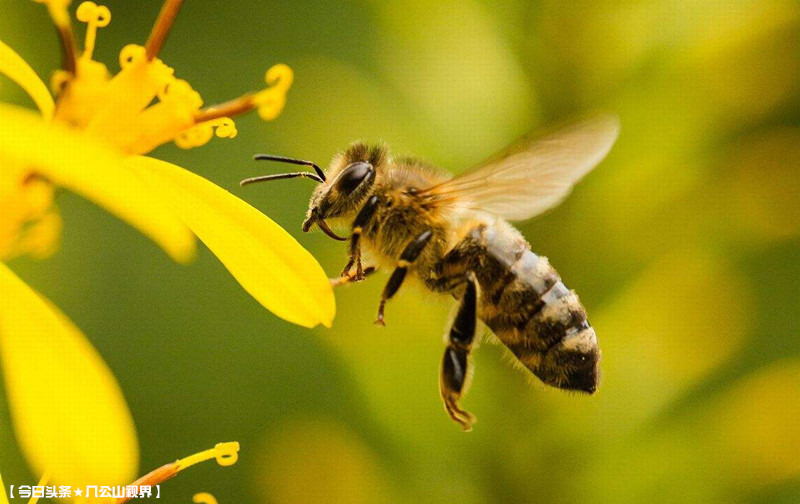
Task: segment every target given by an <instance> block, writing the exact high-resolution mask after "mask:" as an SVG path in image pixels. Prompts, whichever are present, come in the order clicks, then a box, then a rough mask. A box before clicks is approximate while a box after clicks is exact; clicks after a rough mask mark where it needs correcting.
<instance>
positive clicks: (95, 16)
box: [75, 2, 111, 60]
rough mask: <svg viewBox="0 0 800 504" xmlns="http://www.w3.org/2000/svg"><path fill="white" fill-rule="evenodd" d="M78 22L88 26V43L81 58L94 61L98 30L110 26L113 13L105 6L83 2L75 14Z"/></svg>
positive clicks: (86, 42) (85, 43)
mask: <svg viewBox="0 0 800 504" xmlns="http://www.w3.org/2000/svg"><path fill="white" fill-rule="evenodd" d="M75 17H77V18H78V21H83V22H84V23H86V24H87V26H86V41H85V42H84V49H83V54H82V55H81V58H83V59H87V60H89V59H92V55H93V54H94V45H95V41H96V40H97V29H98V28H103V27H105V26H108V24H109V23H110V22H111V11H110V10H108V7H106V6H105V5H97V4H96V3H94V2H83V3H81V4H80V5H79V6H78V11H77V12H76V13H75Z"/></svg>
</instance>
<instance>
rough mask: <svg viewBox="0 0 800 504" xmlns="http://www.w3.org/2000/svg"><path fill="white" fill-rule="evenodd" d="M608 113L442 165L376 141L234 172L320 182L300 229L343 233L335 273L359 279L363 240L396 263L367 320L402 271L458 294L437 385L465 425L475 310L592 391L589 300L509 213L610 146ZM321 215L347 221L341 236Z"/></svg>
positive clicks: (512, 346) (549, 195)
mask: <svg viewBox="0 0 800 504" xmlns="http://www.w3.org/2000/svg"><path fill="white" fill-rule="evenodd" d="M618 133H619V121H618V119H617V118H616V117H615V116H608V115H596V116H592V117H589V118H586V119H584V120H581V121H578V122H575V123H573V124H571V125H568V126H564V127H561V128H557V129H556V130H554V131H551V132H550V133H546V134H543V135H531V136H527V137H524V138H522V139H521V140H520V141H518V142H517V143H515V144H513V145H512V146H511V147H510V148H509V149H507V150H506V151H504V152H503V153H501V154H499V155H497V156H495V157H493V158H491V159H490V160H488V161H486V162H485V163H483V164H481V165H479V166H478V167H476V168H474V169H472V170H468V171H467V172H465V173H463V174H461V175H458V176H455V177H451V176H449V175H448V174H446V173H443V172H442V171H440V170H437V169H436V168H434V167H433V166H431V165H429V164H428V163H426V162H424V161H422V160H420V159H417V158H402V157H393V156H392V155H391V154H390V152H389V150H388V148H387V147H386V146H385V145H380V144H379V145H368V144H366V143H362V142H356V143H353V144H351V145H350V146H349V147H348V148H347V149H346V150H344V151H343V152H341V153H339V154H337V155H336V156H335V157H334V158H333V161H332V162H331V164H330V166H329V167H328V170H327V171H323V170H322V169H320V168H319V167H318V166H317V165H316V164H314V163H312V162H309V161H302V160H297V159H292V158H283V157H278V156H271V155H258V156H256V159H266V160H273V161H283V162H289V163H293V164H299V165H307V166H311V167H313V168H314V170H315V173H310V172H302V171H301V172H295V173H284V174H278V175H265V176H261V177H254V178H251V179H246V180H243V181H242V185H244V184H248V183H251V182H260V181H265V180H275V179H282V178H293V177H307V178H310V179H312V180H315V181H316V182H317V183H318V186H317V187H316V189H315V190H314V193H313V195H312V197H311V201H310V203H309V207H308V212H307V214H306V219H305V221H304V222H303V231H308V230H309V229H311V227H312V226H314V225H317V226H319V227H320V229H322V230H323V231H324V232H325V233H326V234H327V235H328V236H330V237H332V238H334V239H337V240H342V241H348V242H349V247H348V253H349V259H348V261H347V264H346V266H345V268H344V270H343V271H342V274H341V276H340V277H339V278H338V279H336V280H334V284H335V285H341V284H344V283H349V282H355V281H361V280H363V279H364V278H365V277H366V276H367V275H368V274H369V273H371V272H372V271H374V267H373V266H369V267H365V266H364V265H363V264H362V247H363V248H366V249H367V250H368V251H369V252H371V253H372V254H373V255H374V256H375V258H376V259H377V260H378V261H379V262H382V263H385V264H389V265H390V266H392V267H394V270H393V272H392V274H391V276H390V277H389V280H388V282H387V284H386V287H385V288H384V290H383V294H382V296H381V300H380V303H379V307H378V316H377V320H376V323H378V324H380V325H383V324H384V309H385V306H386V302H387V301H388V300H389V299H391V298H392V297H393V296H394V295H395V294H396V293H397V291H398V289H399V288H400V286H401V285H402V283H403V280H404V279H405V277H406V275H407V274H409V273H410V274H412V275H415V276H416V277H418V278H419V279H420V280H421V281H422V283H423V284H424V285H425V286H426V287H427V288H428V289H430V290H431V291H434V292H437V293H444V294H450V295H452V296H453V297H454V298H455V299H456V300H457V301H458V303H459V305H458V309H457V312H456V316H455V319H454V321H453V323H452V326H451V328H450V330H449V333H448V337H447V342H446V349H445V352H444V357H443V360H442V365H441V369H440V378H439V388H440V392H441V396H442V400H443V402H444V406H445V409H446V410H447V413H448V414H449V415H450V417H451V418H452V419H453V420H455V421H456V422H458V423H459V424H461V426H462V427H463V428H464V430H470V429H471V428H472V424H473V423H474V421H475V417H474V416H473V415H472V414H470V413H468V412H467V411H465V410H463V409H462V408H461V406H460V404H459V402H460V399H461V398H462V397H463V396H464V394H465V392H466V390H467V388H468V382H469V381H470V378H471V375H472V363H471V359H470V351H471V350H472V348H473V343H474V338H475V333H476V326H477V321H478V320H480V321H482V322H483V323H484V324H485V325H486V326H487V327H488V328H489V329H491V331H492V332H493V333H494V334H495V335H496V336H497V338H498V339H499V340H500V341H501V342H502V343H503V344H504V345H505V346H506V347H507V348H508V349H509V350H510V351H511V353H512V354H513V355H514V357H515V358H516V359H517V360H518V361H519V362H520V363H521V364H523V365H524V366H525V367H526V368H527V369H529V370H530V371H531V372H532V373H533V374H534V375H535V376H537V377H538V378H539V379H540V380H541V381H542V382H544V383H545V384H548V385H551V386H554V387H559V388H562V389H569V390H577V391H583V392H587V393H590V394H591V393H594V392H595V390H596V388H597V383H598V362H599V360H600V351H599V348H598V344H597V336H596V334H595V332H594V329H593V328H592V327H591V325H590V324H589V322H588V320H587V316H586V310H585V309H584V308H583V306H582V305H581V303H580V301H579V300H578V296H577V295H576V294H575V292H574V291H572V290H570V289H568V288H567V287H566V286H565V285H564V283H562V281H561V278H560V277H559V275H558V274H557V273H556V271H555V270H554V269H553V267H552V266H550V264H549V262H548V260H547V258H546V257H543V256H539V255H536V254H535V253H533V252H532V251H531V247H530V245H529V244H528V242H527V241H525V239H524V238H523V237H522V234H521V233H520V232H519V231H518V230H517V229H516V228H514V227H513V226H512V225H511V224H509V223H508V221H509V220H512V221H522V220H526V219H529V218H531V217H534V216H536V215H539V214H541V213H542V212H544V211H546V210H548V209H550V208H552V207H554V206H556V205H557V204H558V203H560V202H561V201H562V200H563V199H564V198H565V197H566V196H567V194H569V192H570V190H571V189H572V187H573V186H574V185H575V184H576V183H577V182H578V181H579V180H580V179H581V178H582V177H583V176H584V175H586V174H587V173H588V172H589V171H590V170H592V169H593V168H594V167H595V166H596V165H597V164H598V163H600V161H602V160H603V158H604V157H605V156H606V154H607V153H608V152H609V150H610V149H611V147H612V145H613V144H614V142H615V140H616V138H617V135H618ZM327 219H337V220H339V221H345V222H347V223H349V224H350V230H351V232H350V236H349V237H341V236H339V235H337V234H336V233H335V232H334V231H333V230H331V228H330V227H329V226H328V223H327Z"/></svg>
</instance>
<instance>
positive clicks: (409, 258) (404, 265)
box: [375, 229, 433, 326]
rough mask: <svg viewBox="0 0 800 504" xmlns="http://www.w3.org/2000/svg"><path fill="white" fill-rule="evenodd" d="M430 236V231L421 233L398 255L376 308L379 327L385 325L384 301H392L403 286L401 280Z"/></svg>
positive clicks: (431, 234)
mask: <svg viewBox="0 0 800 504" xmlns="http://www.w3.org/2000/svg"><path fill="white" fill-rule="evenodd" d="M431 236H433V231H431V230H430V229H428V230H427V231H423V232H422V233H421V234H420V235H419V236H417V237H416V238H414V239H413V240H411V243H409V244H408V245H406V248H404V249H403V252H402V253H401V254H400V260H398V261H397V268H395V270H394V271H393V272H392V276H390V277H389V281H388V282H386V287H384V288H383V294H382V295H381V303H380V305H379V306H378V318H377V319H376V320H375V323H376V324H378V325H380V326H384V325H386V324H385V323H384V321H383V310H384V308H385V307H386V301H388V300H390V299H392V296H394V295H395V294H396V293H397V290H398V289H400V286H401V285H403V280H405V278H406V274H407V273H408V267H409V266H411V264H412V263H413V262H414V261H416V260H417V258H418V257H419V255H420V254H421V253H422V250H423V249H424V248H425V245H427V244H428V242H429V241H430V239H431Z"/></svg>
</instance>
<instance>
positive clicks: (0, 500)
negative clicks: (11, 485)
mask: <svg viewBox="0 0 800 504" xmlns="http://www.w3.org/2000/svg"><path fill="white" fill-rule="evenodd" d="M0 504H8V494H7V493H6V484H5V483H3V475H2V474H0Z"/></svg>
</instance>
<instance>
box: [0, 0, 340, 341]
mask: <svg viewBox="0 0 800 504" xmlns="http://www.w3.org/2000/svg"><path fill="white" fill-rule="evenodd" d="M44 3H46V4H47V7H48V9H49V11H50V14H51V16H52V18H53V20H54V22H55V24H56V26H57V27H58V32H59V34H60V36H61V42H62V47H63V55H64V65H63V66H64V68H63V70H60V71H58V72H56V73H55V75H54V76H53V79H52V89H53V91H54V93H55V94H56V99H55V100H53V98H52V97H51V96H50V94H49V92H48V91H47V87H46V86H45V85H44V83H42V81H41V80H40V79H39V78H38V77H37V76H36V74H35V73H34V71H33V70H32V69H31V68H30V66H29V65H28V64H27V63H26V62H25V61H24V60H23V59H22V58H21V57H20V56H19V55H18V54H16V53H15V52H14V51H13V50H11V49H10V48H9V47H8V46H7V45H5V44H2V43H0V73H4V74H6V75H7V76H8V77H10V78H11V79H12V80H14V81H15V82H17V83H18V84H19V85H20V86H21V87H22V88H23V89H24V90H25V91H26V92H27V93H28V94H29V95H30V96H31V98H32V99H33V101H34V102H35V103H36V104H37V106H38V107H39V110H40V112H41V117H35V116H34V114H32V113H30V112H28V111H25V110H22V109H20V108H18V107H13V106H10V105H3V104H0V158H1V159H3V160H4V162H5V164H6V165H7V166H9V168H8V169H7V170H4V173H3V174H2V176H0V215H2V216H3V218H2V219H0V221H2V222H0V259H8V258H10V257H14V256H17V255H21V254H29V255H38V256H43V255H46V254H47V253H50V252H52V250H53V249H54V243H55V240H56V238H57V237H58V234H59V233H58V229H59V226H60V221H59V218H58V214H57V212H56V211H55V210H54V207H53V186H61V187H65V188H67V189H70V190H72V191H75V192H77V193H78V194H81V195H82V196H84V197H86V198H87V199H90V200H91V201H93V202H95V203H97V204H98V205H100V206H102V207H103V208H105V209H106V210H108V211H109V212H111V213H112V214H114V215H117V216H118V217H120V218H122V219H123V220H125V221H126V222H128V223H129V224H131V225H132V226H134V227H136V228H137V229H139V230H140V231H141V232H142V233H144V234H145V235H147V236H148V237H150V238H151V239H152V240H153V241H155V242H156V243H157V244H159V245H160V246H161V247H162V248H163V249H164V250H165V251H166V252H167V253H168V254H169V255H170V256H171V257H172V258H173V259H175V260H176V261H179V262H187V261H189V260H190V259H191V258H192V256H193V254H194V248H195V241H194V235H195V234H196V235H197V236H198V237H200V239H201V240H203V241H204V242H205V243H206V244H207V245H208V246H209V248H210V249H211V251H212V252H214V253H215V254H216V255H217V256H218V257H219V258H220V260H221V261H222V262H223V264H225V266H226V267H228V269H229V270H231V273H232V274H233V275H234V277H235V278H236V279H237V280H239V282H240V283H242V285H243V286H244V287H245V289H246V290H247V291H248V292H249V293H250V294H251V295H253V296H254V297H255V298H256V299H257V300H258V301H259V302H260V303H261V304H262V305H264V306H265V307H266V308H267V309H269V310H270V311H272V312H273V313H275V314H276V315H278V316H280V317H282V318H284V319H286V320H288V321H290V322H294V323H296V324H299V325H303V326H306V327H313V326H315V325H317V324H319V323H321V324H323V325H326V326H330V325H331V323H332V320H333V317H334V313H335V304H334V299H333V293H332V291H331V288H330V285H329V283H328V280H327V277H326V276H325V274H324V272H323V270H322V268H321V266H320V265H319V264H318V263H317V262H316V260H315V259H314V258H313V257H312V256H311V254H310V253H308V251H306V250H305V249H303V248H302V247H301V246H300V245H299V244H298V243H297V241H296V240H294V238H292V237H291V236H290V235H289V234H288V233H286V232H285V231H284V230H283V229H282V228H280V227H279V226H278V225H277V224H275V223H274V222H273V221H271V220H270V219H269V218H267V217H266V216H264V215H262V214H260V213H257V212H256V211H255V210H253V209H252V208H251V207H249V206H248V205H247V204H245V203H244V202H242V201H241V200H239V199H238V198H236V197H234V196H233V195H231V194H230V193H228V192H227V191H225V190H223V189H221V188H219V187H217V186H215V185H214V184H212V183H210V182H208V181H207V180H205V179H202V178H201V177H199V176H196V175H193V174H191V173H189V172H186V171H185V170H183V169H182V168H179V167H177V166H175V165H172V164H169V163H166V162H163V161H160V162H157V163H154V162H152V160H150V159H148V158H145V157H143V156H142V155H143V154H146V153H148V152H150V151H151V150H153V149H154V148H156V147H158V146H159V145H162V144H164V143H167V142H170V141H174V142H175V143H176V144H177V145H179V146H180V147H183V148H190V147H197V146H200V145H203V144H205V143H207V142H208V141H209V140H210V139H211V138H212V137H213V136H214V135H216V136H218V137H226V138H232V137H234V136H236V127H235V125H234V123H233V121H232V120H231V119H230V117H231V116H234V115H238V114H242V113H245V112H248V111H251V110H257V111H258V114H259V115H260V116H261V117H262V118H263V119H265V120H270V119H274V118H275V117H277V116H278V114H279V113H280V112H281V110H282V109H283V106H284V104H285V101H286V93H287V91H288V90H289V87H290V86H291V84H292V79H293V73H292V70H291V69H290V68H289V67H288V66H286V65H275V66H273V67H272V68H270V69H269V70H268V71H267V73H266V77H265V78H266V82H267V85H268V87H267V88H266V89H264V90H262V91H259V92H255V93H251V94H247V95H245V96H242V97H240V98H237V99H234V100H231V101H229V102H227V103H225V104H222V105H220V106H218V107H208V108H203V100H202V98H201V97H200V95H199V93H197V92H196V91H194V90H193V89H192V87H191V86H190V85H189V83H187V82H186V81H184V80H181V79H178V78H176V77H175V76H174V71H173V69H172V68H170V67H168V66H167V65H165V64H164V63H163V62H162V61H161V60H160V59H158V58H157V55H158V52H159V50H160V49H161V47H162V46H163V44H164V41H165V40H166V37H167V35H168V33H169V30H170V27H171V26H172V23H173V21H174V19H175V17H176V15H177V13H178V9H179V7H180V5H181V3H182V2H181V1H176V0H167V1H166V2H165V3H164V7H163V8H162V10H161V13H160V15H159V17H158V20H157V21H156V24H155V26H154V27H153V30H152V32H151V34H150V37H149V39H148V41H147V43H146V44H145V46H139V45H134V44H131V45H128V46H126V47H124V48H123V49H122V51H121V52H120V58H119V62H120V67H121V70H120V71H119V72H118V73H117V74H116V75H113V76H112V75H111V74H110V73H109V72H108V70H107V68H106V66H105V65H103V64H102V63H99V62H97V61H94V60H93V59H92V55H93V52H94V48H95V42H96V39H97V30H98V28H101V27H104V26H107V25H108V24H109V22H110V21H111V12H110V11H109V10H108V8H106V7H105V6H102V5H97V4H95V3H93V2H83V3H81V4H80V5H79V6H78V9H77V12H76V15H77V18H78V19H79V20H80V21H82V22H84V23H86V24H87V29H86V42H85V45H84V50H83V52H82V53H81V54H80V55H79V56H78V55H77V51H76V49H75V47H74V37H73V36H72V30H71V25H70V20H69V16H68V13H67V5H68V4H69V2H68V1H64V0H47V1H45V2H44ZM154 183H155V184H157V186H154V185H153V184H154ZM200 202H202V204H200ZM222 208H224V210H221V209H222ZM212 215H213V218H212V217H211V216H212ZM278 293H279V294H280V295H277V294H278Z"/></svg>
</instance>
